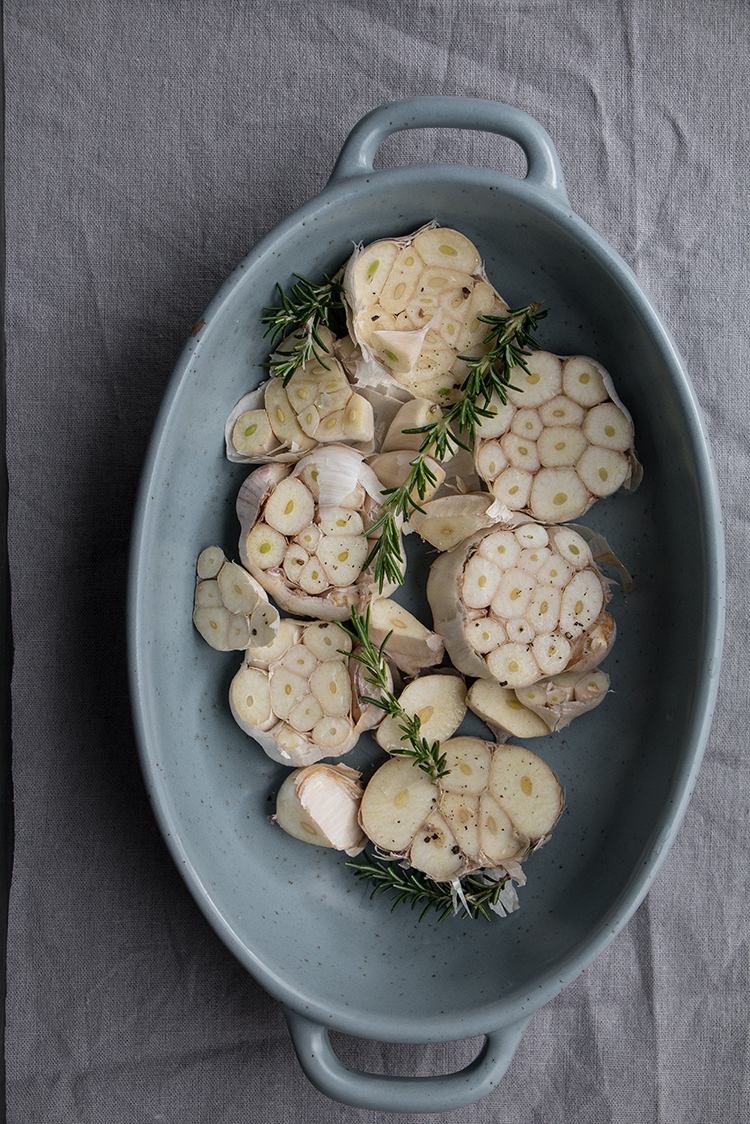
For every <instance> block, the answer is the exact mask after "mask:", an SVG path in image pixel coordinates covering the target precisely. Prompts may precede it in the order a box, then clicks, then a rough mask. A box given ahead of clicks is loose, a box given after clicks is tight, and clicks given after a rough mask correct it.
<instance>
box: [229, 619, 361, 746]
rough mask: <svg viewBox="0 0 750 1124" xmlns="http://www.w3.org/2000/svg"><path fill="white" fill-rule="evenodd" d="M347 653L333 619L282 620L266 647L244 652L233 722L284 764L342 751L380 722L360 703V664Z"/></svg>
mask: <svg viewBox="0 0 750 1124" xmlns="http://www.w3.org/2000/svg"><path fill="white" fill-rule="evenodd" d="M350 651H351V639H350V638H349V637H348V636H347V634H346V633H345V632H344V631H342V629H340V628H339V627H338V625H337V624H334V623H333V622H331V621H312V622H309V623H307V624H303V623H302V622H300V621H294V620H290V619H289V618H284V619H282V620H281V621H280V623H279V629H278V634H277V636H276V637H275V639H274V640H273V641H272V642H271V643H270V644H269V645H266V646H264V647H261V646H252V645H251V646H250V647H248V648H247V650H246V651H245V658H244V661H243V664H242V666H241V668H240V669H239V671H238V672H237V673H236V675H235V676H234V678H233V680H232V682H231V685H230V688H229V706H230V709H231V712H232V715H233V717H234V719H235V721H236V722H237V725H238V726H239V727H240V729H241V730H243V731H244V732H245V733H246V734H248V735H249V736H250V737H252V738H254V739H255V740H256V741H257V742H258V744H259V745H260V746H261V748H262V749H263V750H264V751H265V753H266V754H267V755H268V756H269V757H271V758H272V759H273V760H274V761H278V762H279V763H280V764H282V765H289V766H292V767H302V766H305V765H311V764H314V763H315V762H316V761H320V760H321V759H322V758H324V757H341V756H343V754H345V753H348V752H349V750H351V749H353V748H354V746H355V745H356V744H357V741H358V740H359V736H360V734H361V733H362V732H363V731H364V730H369V729H372V728H373V726H376V725H377V724H378V722H379V721H380V719H381V717H382V711H380V710H378V708H377V707H374V706H372V705H368V704H366V703H364V702H363V701H362V698H361V691H360V683H361V681H360V678H359V668H360V664H359V663H358V661H356V660H353V659H350V657H349V654H348V653H349V652H350ZM371 692H372V688H371V687H370V688H368V690H367V692H366V693H368V694H369V693H371Z"/></svg>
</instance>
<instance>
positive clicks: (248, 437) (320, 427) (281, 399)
mask: <svg viewBox="0 0 750 1124" xmlns="http://www.w3.org/2000/svg"><path fill="white" fill-rule="evenodd" d="M320 336H321V339H322V340H323V343H324V344H325V348H326V350H325V352H324V353H322V354H321V358H320V359H315V358H314V359H312V360H310V361H309V362H308V363H306V364H304V365H303V366H302V367H301V368H300V369H299V370H298V371H296V372H295V374H294V375H292V377H291V379H289V381H288V383H287V385H286V386H284V385H283V383H282V380H281V379H279V378H276V377H274V378H271V379H268V380H267V381H266V382H264V383H263V384H262V385H261V386H259V387H258V388H257V389H256V390H254V391H251V392H250V393H249V394H246V395H244V397H243V398H241V399H240V401H239V402H238V403H237V405H236V406H235V407H234V409H233V410H232V412H231V414H230V415H229V417H228V418H227V421H226V424H225V426H224V441H225V446H226V454H227V458H228V460H230V461H233V462H236V463H241V464H263V463H268V462H272V461H280V462H295V461H297V460H299V458H300V457H302V456H304V455H305V453H306V452H309V451H310V450H311V449H313V448H315V446H316V445H320V444H330V443H339V442H342V441H345V442H347V444H349V445H351V446H352V447H354V448H356V449H357V450H359V451H361V452H363V453H371V452H372V450H373V448H374V425H375V422H374V417H373V409H372V405H371V404H370V402H369V401H367V399H366V398H364V397H362V396H361V395H360V394H358V393H357V392H356V391H355V389H354V388H353V387H352V385H351V383H350V382H349V380H348V378H347V376H346V373H345V371H344V368H343V366H342V363H341V362H340V361H339V359H338V358H337V352H339V351H342V352H343V351H348V349H347V348H346V346H345V344H344V343H343V342H342V341H339V340H336V339H334V337H333V335H332V334H331V332H330V330H329V329H328V328H325V327H323V328H321V329H320ZM290 344H291V337H290V340H289V341H284V343H282V344H281V345H280V347H279V348H278V352H277V354H283V353H284V351H285V350H286V349H287V348H288V347H289V346H290Z"/></svg>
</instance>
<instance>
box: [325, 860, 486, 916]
mask: <svg viewBox="0 0 750 1124" xmlns="http://www.w3.org/2000/svg"><path fill="white" fill-rule="evenodd" d="M346 865H347V866H349V867H351V868H352V870H353V871H354V872H355V873H356V875H357V877H358V878H360V879H361V880H362V881H363V882H365V881H369V882H372V883H373V884H374V889H373V891H372V893H371V894H370V898H371V899H372V898H374V897H375V896H376V895H377V894H382V893H391V894H393V895H394V899H393V906H392V907H391V913H393V911H394V910H395V909H397V908H398V906H400V905H402V904H403V903H404V902H407V903H408V904H409V905H410V906H411V908H412V909H416V907H417V906H418V905H421V904H422V902H424V903H425V904H424V906H423V908H422V912H421V914H420V915H419V920H420V921H422V919H423V918H424V917H425V916H426V915H427V914H428V913H429V911H430V910H431V909H434V910H435V911H436V912H437V914H438V923H439V922H441V921H445V919H446V918H447V917H450V916H451V914H455V913H457V912H459V910H458V901H460V899H457V898H455V897H454V891H453V889H452V886H451V884H450V882H435V881H434V880H433V879H432V878H428V877H427V875H423V874H419V873H417V872H416V871H415V870H413V869H411V870H405V869H404V868H403V867H402V866H400V865H398V864H397V863H394V862H379V861H378V862H353V863H347V864H346ZM507 881H508V876H506V877H504V878H501V879H499V880H498V881H495V880H494V879H487V878H486V877H484V876H478V875H471V874H469V875H467V876H466V877H465V878H462V879H461V890H462V892H463V901H461V906H462V907H463V915H464V916H466V917H469V918H471V919H472V920H474V919H476V918H477V917H479V916H482V917H485V918H486V919H487V920H488V921H489V920H491V914H492V910H491V908H490V907H491V906H494V905H497V904H498V902H499V899H500V895H501V894H502V892H503V890H504V889H505V885H506V883H507Z"/></svg>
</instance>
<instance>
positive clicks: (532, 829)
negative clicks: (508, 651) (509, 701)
mask: <svg viewBox="0 0 750 1124" xmlns="http://www.w3.org/2000/svg"><path fill="white" fill-rule="evenodd" d="M441 748H442V750H443V752H444V753H445V755H446V759H447V766H448V773H447V775H446V776H444V777H443V778H441V780H440V781H433V780H431V779H430V778H429V777H428V776H427V775H426V774H425V773H424V772H422V771H421V770H420V769H419V768H418V767H417V766H415V765H414V764H412V762H411V761H408V760H406V759H404V758H398V757H394V758H391V759H390V760H389V761H386V763H385V764H384V765H382V766H381V767H380V768H379V769H378V770H377V772H376V773H375V774H374V776H373V777H372V779H371V780H370V782H369V783H368V784H367V786H366V788H365V791H364V795H363V797H362V802H361V805H360V813H359V818H360V823H361V825H362V828H363V830H364V832H365V834H366V835H367V837H368V839H370V840H371V841H372V842H373V843H374V844H375V846H376V847H378V848H379V849H380V850H381V851H383V852H385V854H387V855H388V856H389V857H390V858H394V859H400V860H402V861H403V862H405V863H408V864H410V865H411V866H414V867H415V868H416V869H417V870H420V871H422V872H423V873H424V874H427V875H428V876H429V877H430V878H433V879H435V880H436V881H438V882H453V883H454V884H455V883H456V882H457V880H458V879H460V878H462V877H463V876H464V875H465V874H469V873H471V872H472V871H475V870H480V869H492V870H495V869H497V868H498V867H502V866H504V865H505V864H506V863H507V864H511V863H519V862H521V861H522V860H523V859H524V858H525V857H526V855H527V854H528V853H529V851H530V850H531V849H535V848H536V847H538V846H540V845H541V844H542V843H543V842H544V841H545V840H546V839H547V838H548V836H549V834H550V832H551V831H552V829H553V827H554V826H555V824H556V823H557V821H558V819H559V818H560V815H561V813H562V809H563V794H562V789H561V787H560V783H559V781H558V779H557V777H556V776H555V775H554V773H553V772H552V770H551V769H550V768H549V767H548V766H547V765H545V763H544V762H543V761H542V760H541V758H539V757H537V756H536V754H534V753H531V751H530V750H527V749H523V748H522V747H521V746H514V745H504V746H502V745H501V746H495V745H494V744H493V743H490V742H485V741H483V740H482V739H480V738H473V737H457V738H451V739H449V740H448V741H446V742H444V743H443V744H442V747H441Z"/></svg>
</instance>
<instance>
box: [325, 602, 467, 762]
mask: <svg viewBox="0 0 750 1124" xmlns="http://www.w3.org/2000/svg"><path fill="white" fill-rule="evenodd" d="M337 623H338V625H339V628H342V629H343V630H344V632H347V633H349V635H350V636H353V637H354V639H355V641H356V642H357V643H358V644H359V651H354V652H352V653H351V657H352V659H355V660H358V661H359V663H361V664H362V666H363V667H364V668H365V671H366V673H367V674H366V675H365V683H368V684H369V685H370V686H371V687H375V689H376V691H377V692H378V694H377V696H374V697H370V698H366V697H363V700H362V701H363V702H369V703H372V705H373V706H377V707H378V708H379V709H380V710H383V711H385V713H386V714H389V715H390V716H391V717H392V718H395V719H396V720H397V721H398V723H399V730H401V732H402V733H403V735H404V738H403V739H402V743H403V741H404V739H405V740H406V743H408V744H403V746H402V747H401V746H399V747H396V746H390V747H389V752H390V753H391V755H392V756H393V757H410V758H411V759H412V760H413V762H414V764H415V765H417V766H418V767H419V768H420V769H421V770H422V771H423V772H425V773H427V775H428V776H430V777H432V779H433V780H435V781H437V780H440V778H441V777H444V776H445V774H446V773H447V771H448V770H447V769H446V767H445V754H444V753H441V752H440V742H432V743H430V742H429V741H428V740H427V738H425V737H423V735H422V732H421V724H420V721H419V716H418V715H416V714H415V715H411V714H407V713H406V711H405V710H404V708H403V707H402V706H401V704H400V703H399V701H398V699H397V698H396V696H395V695H394V694H393V692H392V691H391V690H390V688H389V686H388V666H387V664H386V662H385V656H384V652H385V646H386V644H387V643H388V639H389V637H390V636H391V633H390V632H389V633H388V636H386V638H385V640H384V641H383V643H382V644H381V645H380V647H378V646H377V645H376V644H373V642H372V640H371V639H370V606H369V605H368V606H367V609H366V610H365V615H364V616H363V617H361V616H360V615H359V613H358V612H357V610H356V609H354V608H352V617H351V621H350V622H349V625H350V627H347V624H346V623H342V622H340V621H339V622H337Z"/></svg>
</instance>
